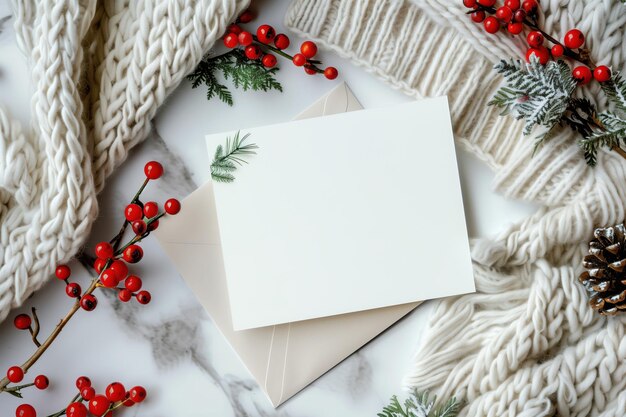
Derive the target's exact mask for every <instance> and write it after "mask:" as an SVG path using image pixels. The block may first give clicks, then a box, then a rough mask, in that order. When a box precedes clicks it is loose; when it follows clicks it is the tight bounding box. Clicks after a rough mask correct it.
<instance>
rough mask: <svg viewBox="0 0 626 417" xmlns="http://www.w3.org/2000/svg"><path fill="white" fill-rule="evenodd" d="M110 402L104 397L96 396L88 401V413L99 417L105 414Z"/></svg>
mask: <svg viewBox="0 0 626 417" xmlns="http://www.w3.org/2000/svg"><path fill="white" fill-rule="evenodd" d="M110 405H111V401H109V399H108V398H107V397H105V396H104V395H96V396H95V397H93V398H92V399H91V401H89V412H90V413H91V414H93V415H94V416H96V417H101V416H103V415H104V413H106V412H107V410H108V409H109V406H110Z"/></svg>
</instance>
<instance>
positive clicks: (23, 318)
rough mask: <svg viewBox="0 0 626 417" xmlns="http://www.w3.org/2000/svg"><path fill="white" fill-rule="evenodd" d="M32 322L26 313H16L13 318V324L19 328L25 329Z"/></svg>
mask: <svg viewBox="0 0 626 417" xmlns="http://www.w3.org/2000/svg"><path fill="white" fill-rule="evenodd" d="M31 323H32V320H31V318H30V316H29V315H28V314H18V315H17V316H15V319H13V324H14V325H15V327H16V328H17V329H19V330H27V329H28V328H29V327H30V325H31Z"/></svg>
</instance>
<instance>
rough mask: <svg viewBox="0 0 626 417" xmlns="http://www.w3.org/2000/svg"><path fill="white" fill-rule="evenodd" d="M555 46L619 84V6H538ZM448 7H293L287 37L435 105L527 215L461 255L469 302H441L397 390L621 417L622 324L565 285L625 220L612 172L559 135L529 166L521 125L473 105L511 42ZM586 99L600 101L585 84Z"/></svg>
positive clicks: (523, 412)
mask: <svg viewBox="0 0 626 417" xmlns="http://www.w3.org/2000/svg"><path fill="white" fill-rule="evenodd" d="M541 8H542V9H543V10H544V13H543V17H542V23H541V24H542V25H543V27H544V28H545V29H546V30H547V31H548V32H550V33H552V34H553V35H555V36H556V37H561V38H562V36H563V35H564V34H565V32H566V31H567V30H569V29H570V28H573V27H578V28H579V29H581V30H582V31H583V32H584V33H586V34H587V45H588V46H589V47H591V49H592V51H593V57H594V58H595V60H596V61H597V62H599V63H603V64H606V65H610V66H612V67H613V68H614V69H616V70H620V71H622V73H625V72H626V42H624V41H625V40H626V7H624V5H623V4H622V3H621V2H619V1H617V0H586V1H577V0H576V1H574V0H572V1H568V0H542V1H541ZM465 11H466V10H465V9H464V8H463V6H462V2H461V0H443V1H435V0H413V1H407V0H404V1H403V0H354V1H340V0H296V1H294V2H293V3H292V5H291V7H290V9H289V12H288V14H287V16H286V23H287V25H288V26H289V27H290V28H291V29H293V30H295V31H297V32H299V33H302V34H306V36H308V37H311V38H314V39H317V40H318V41H319V42H320V43H321V44H322V45H324V46H326V47H328V48H331V49H333V50H335V51H337V52H338V53H339V54H341V55H343V56H345V57H349V58H351V59H352V60H353V61H355V62H356V63H358V64H360V65H362V66H364V67H365V68H366V69H367V70H369V71H371V72H373V73H374V74H376V75H377V76H379V77H381V78H382V79H383V80H385V81H387V82H388V83H390V84H391V85H392V86H393V87H395V88H398V89H401V90H402V91H404V92H405V93H407V94H409V95H411V96H414V97H425V96H434V95H442V94H447V95H448V98H449V102H450V110H451V113H452V120H453V124H454V131H455V136H456V140H457V141H458V143H459V144H460V145H462V146H464V147H465V148H467V149H469V150H470V151H471V152H473V153H474V154H475V155H477V156H478V157H479V158H481V159H483V160H484V161H486V162H487V163H488V164H489V166H490V167H491V168H492V169H493V170H494V171H495V175H496V181H495V186H496V188H497V189H498V190H499V191H500V192H502V193H504V194H505V195H507V196H509V197H511V198H516V199H522V200H527V201H534V202H537V203H540V204H541V205H542V208H541V209H540V210H539V211H538V212H537V213H536V214H535V215H533V216H531V217H530V218H528V219H526V220H524V221H522V222H520V223H519V224H515V225H513V226H511V227H510V228H508V229H507V230H504V231H503V232H502V233H501V234H500V235H498V236H495V237H494V238H492V239H482V240H475V241H473V242H472V256H473V260H474V267H475V279H476V286H477V293H476V294H471V295H466V296H461V297H457V298H451V299H446V300H442V301H440V302H439V303H438V306H437V308H436V311H435V313H434V315H433V317H432V319H431V324H430V327H429V330H428V332H427V333H426V334H424V335H423V336H422V342H421V347H420V348H419V351H418V352H417V354H416V356H415V361H414V364H413V366H412V369H411V371H410V373H409V375H408V377H407V380H406V382H407V385H410V386H416V387H418V388H420V389H430V390H433V391H434V392H435V393H437V394H438V395H442V396H444V397H448V396H450V395H457V396H459V397H462V398H464V400H465V404H466V405H465V406H464V408H463V410H462V413H461V415H463V416H472V417H478V416H494V417H502V416H527V417H538V416H554V415H559V416H580V417H582V416H603V417H609V416H614V417H618V416H619V417H622V416H624V415H625V413H626V411H625V410H626V337H625V334H624V329H625V324H626V317H624V316H620V317H614V318H602V317H599V316H596V315H594V314H593V313H592V312H591V310H590V309H589V308H588V306H587V302H586V295H585V293H584V291H583V289H582V288H581V286H580V285H578V284H577V275H578V273H579V272H580V263H581V259H582V256H583V252H584V250H585V247H586V241H587V240H588V239H590V238H591V234H592V231H593V229H594V227H597V226H603V225H613V224H615V223H618V222H621V221H622V220H623V219H624V218H625V213H624V208H625V207H626V181H624V179H625V178H626V161H624V160H623V159H621V158H620V157H619V156H617V155H616V154H614V153H611V152H603V153H602V154H601V155H600V156H599V162H598V167H597V168H595V169H590V168H588V167H587V166H586V165H585V162H584V160H583V158H582V156H581V154H580V152H579V150H578V148H577V146H576V144H575V135H574V134H572V133H569V132H567V131H565V132H563V134H561V135H559V136H557V137H556V138H554V139H552V140H551V141H550V142H549V143H548V144H547V145H546V146H544V147H543V148H541V149H540V150H539V152H538V153H537V154H536V155H535V156H534V157H532V158H531V152H532V140H531V139H529V138H522V137H521V136H522V135H521V126H520V124H519V123H518V122H514V121H512V120H511V119H510V118H505V117H498V115H497V112H496V110H494V109H490V108H488V107H487V106H486V102H487V101H488V100H489V99H490V98H491V97H492V95H493V93H494V91H495V89H496V88H497V87H498V85H499V84H500V83H501V80H500V79H499V77H498V76H497V75H496V74H495V73H494V72H493V71H492V69H491V68H492V66H493V64H494V63H496V62H497V61H498V60H499V59H501V58H508V57H522V56H523V54H524V52H525V48H526V46H525V45H524V43H525V42H524V40H523V38H520V37H516V38H513V37H509V36H505V35H500V36H492V35H489V34H487V33H486V32H484V31H483V30H482V28H481V26H480V25H476V24H474V23H472V22H471V21H470V19H469V18H468V17H467V16H466V15H465ZM585 94H586V95H590V96H591V97H593V98H594V99H595V101H596V102H597V103H598V104H600V105H601V106H605V105H606V100H605V99H604V97H603V95H602V94H601V93H600V91H599V88H598V86H597V85H593V86H592V87H591V88H590V89H589V91H586V92H585Z"/></svg>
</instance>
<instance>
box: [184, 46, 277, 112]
mask: <svg viewBox="0 0 626 417" xmlns="http://www.w3.org/2000/svg"><path fill="white" fill-rule="evenodd" d="M277 71H278V68H265V67H264V66H263V64H262V63H261V61H259V60H254V59H248V58H247V57H246V56H245V54H244V52H243V51H242V50H241V49H239V48H236V49H233V50H231V51H229V52H226V53H225V54H223V55H218V56H214V57H211V56H206V57H204V59H203V60H202V61H200V63H199V64H198V66H197V67H196V69H195V70H194V71H193V72H192V73H191V74H189V75H188V76H187V79H188V80H190V81H191V86H192V88H198V87H199V86H201V85H202V84H204V85H206V87H207V93H206V96H207V100H211V99H212V98H213V97H217V98H219V99H220V100H221V101H223V102H224V103H226V104H228V105H229V106H232V105H233V96H232V93H231V92H230V90H229V89H228V87H227V86H226V85H225V84H223V83H221V82H220V80H219V79H218V77H217V74H218V73H221V74H222V75H223V77H224V80H227V81H228V80H231V81H232V83H233V85H234V87H235V88H241V89H242V90H244V91H248V90H254V91H269V90H278V91H281V92H282V91H283V87H282V86H281V85H280V83H279V82H278V81H277V80H276V78H275V75H276V72H277Z"/></svg>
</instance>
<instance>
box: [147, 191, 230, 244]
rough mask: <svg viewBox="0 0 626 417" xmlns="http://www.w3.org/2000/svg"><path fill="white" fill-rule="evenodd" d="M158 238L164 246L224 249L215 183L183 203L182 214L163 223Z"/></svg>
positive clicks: (167, 217) (158, 230) (188, 197)
mask: <svg viewBox="0 0 626 417" xmlns="http://www.w3.org/2000/svg"><path fill="white" fill-rule="evenodd" d="M153 233H154V235H155V236H156V237H157V239H158V240H159V241H160V242H170V243H186V244H190V245H197V244H202V245H216V246H219V245H220V234H219V226H218V223H217V215H216V213H215V198H214V196H213V183H212V182H211V181H207V182H206V183H205V184H204V185H202V186H201V187H200V188H198V189H197V190H196V191H194V192H193V193H191V194H189V195H188V196H187V197H186V198H185V199H184V200H183V201H182V203H181V209H180V213H178V214H177V215H176V216H165V217H163V218H162V219H161V220H160V224H159V228H158V229H157V230H155V231H154V232H153Z"/></svg>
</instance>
